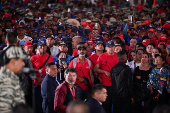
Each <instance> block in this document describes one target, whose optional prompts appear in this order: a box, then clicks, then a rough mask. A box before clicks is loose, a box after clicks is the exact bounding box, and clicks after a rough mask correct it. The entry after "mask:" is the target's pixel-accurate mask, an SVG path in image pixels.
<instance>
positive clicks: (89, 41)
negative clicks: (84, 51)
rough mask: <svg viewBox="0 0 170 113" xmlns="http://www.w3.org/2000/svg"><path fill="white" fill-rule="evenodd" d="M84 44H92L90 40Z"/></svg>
mask: <svg viewBox="0 0 170 113" xmlns="http://www.w3.org/2000/svg"><path fill="white" fill-rule="evenodd" d="M86 43H87V44H94V43H93V41H91V40H88V41H86Z"/></svg>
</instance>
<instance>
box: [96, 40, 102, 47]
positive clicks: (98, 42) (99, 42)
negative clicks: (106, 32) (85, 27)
mask: <svg viewBox="0 0 170 113" xmlns="http://www.w3.org/2000/svg"><path fill="white" fill-rule="evenodd" d="M98 44H103V46H104V43H103V41H97V42H96V44H95V46H97V45H98Z"/></svg>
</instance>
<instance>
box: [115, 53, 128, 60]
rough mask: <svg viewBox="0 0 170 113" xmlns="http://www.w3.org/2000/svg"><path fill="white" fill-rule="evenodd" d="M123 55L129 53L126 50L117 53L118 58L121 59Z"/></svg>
mask: <svg viewBox="0 0 170 113" xmlns="http://www.w3.org/2000/svg"><path fill="white" fill-rule="evenodd" d="M123 55H127V54H126V52H125V51H119V52H118V53H117V59H120V58H121V57H122V56H123Z"/></svg>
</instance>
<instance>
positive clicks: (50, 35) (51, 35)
mask: <svg viewBox="0 0 170 113" xmlns="http://www.w3.org/2000/svg"><path fill="white" fill-rule="evenodd" d="M49 37H51V38H53V39H54V35H53V34H49V35H47V36H46V39H47V38H49Z"/></svg>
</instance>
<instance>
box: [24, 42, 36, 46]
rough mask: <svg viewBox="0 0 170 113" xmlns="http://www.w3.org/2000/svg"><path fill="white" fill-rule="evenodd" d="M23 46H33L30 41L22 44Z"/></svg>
mask: <svg viewBox="0 0 170 113" xmlns="http://www.w3.org/2000/svg"><path fill="white" fill-rule="evenodd" d="M24 46H27V47H31V46H34V45H33V44H32V42H31V41H26V42H25V43H24Z"/></svg>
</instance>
